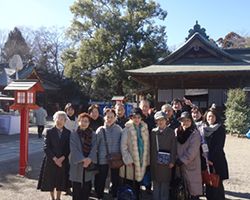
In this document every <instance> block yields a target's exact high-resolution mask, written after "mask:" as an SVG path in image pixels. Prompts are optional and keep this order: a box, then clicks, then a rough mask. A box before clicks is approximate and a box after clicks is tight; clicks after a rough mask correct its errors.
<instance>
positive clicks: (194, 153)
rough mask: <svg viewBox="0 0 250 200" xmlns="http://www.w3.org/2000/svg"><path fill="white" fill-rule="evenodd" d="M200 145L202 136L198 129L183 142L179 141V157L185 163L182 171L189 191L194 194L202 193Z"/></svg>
mask: <svg viewBox="0 0 250 200" xmlns="http://www.w3.org/2000/svg"><path fill="white" fill-rule="evenodd" d="M200 145H201V136H200V133H199V132H198V130H197V129H194V130H193V132H192V133H191V135H190V136H189V137H188V139H187V140H186V141H185V142H184V143H183V144H181V143H179V142H177V157H178V158H179V159H180V161H181V162H182V163H183V165H182V166H181V171H182V174H183V176H184V179H185V181H186V183H187V187H188V191H189V193H190V194H191V195H194V196H196V195H201V194H202V179H201V161H200Z"/></svg>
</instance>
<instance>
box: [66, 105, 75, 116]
mask: <svg viewBox="0 0 250 200" xmlns="http://www.w3.org/2000/svg"><path fill="white" fill-rule="evenodd" d="M66 114H67V115H68V116H70V117H71V116H73V115H74V114H75V110H74V109H73V108H71V107H69V108H68V109H67V110H66Z"/></svg>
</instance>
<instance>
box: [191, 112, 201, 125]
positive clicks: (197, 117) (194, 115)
mask: <svg viewBox="0 0 250 200" xmlns="http://www.w3.org/2000/svg"><path fill="white" fill-rule="evenodd" d="M201 117H202V115H201V113H200V112H199V111H198V110H195V111H193V112H192V118H193V120H194V121H195V122H196V121H198V120H199V119H200V118H201Z"/></svg>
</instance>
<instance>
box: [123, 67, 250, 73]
mask: <svg viewBox="0 0 250 200" xmlns="http://www.w3.org/2000/svg"><path fill="white" fill-rule="evenodd" d="M239 71H241V72H244V71H248V72H250V65H151V66H148V67H144V68H140V69H134V70H127V72H128V73H131V74H138V75H139V74H152V75H158V74H164V73H165V74H176V73H178V74H181V73H194V72H199V73H200V72H239Z"/></svg>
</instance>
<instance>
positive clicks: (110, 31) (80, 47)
mask: <svg viewBox="0 0 250 200" xmlns="http://www.w3.org/2000/svg"><path fill="white" fill-rule="evenodd" d="M71 11H72V13H73V14H74V20H73V23H72V25H71V28H70V31H69V35H70V36H71V38H72V39H73V41H74V43H75V44H76V45H75V46H74V47H73V48H71V49H68V50H67V51H65V54H64V56H63V59H64V63H65V74H66V75H67V76H68V77H72V78H74V80H77V81H78V82H79V83H80V85H81V86H82V87H83V90H85V92H86V93H88V94H90V96H92V97H97V96H101V97H102V99H110V97H111V96H112V95H124V93H127V92H128V91H129V89H130V88H132V86H131V82H132V81H128V75H127V74H126V72H125V70H128V69H135V68H141V67H145V66H148V65H151V64H153V63H156V62H157V61H158V59H159V58H160V57H164V56H166V55H167V53H168V49H167V45H166V38H167V37H166V31H165V27H164V26H158V25H156V24H155V21H154V20H155V19H160V20H164V19H165V17H166V15H167V12H166V11H164V10H163V9H161V7H160V5H159V4H157V3H155V2H154V1H146V0H117V1H114V0H92V1H89V0H79V1H76V2H75V3H74V5H73V6H72V7H71ZM133 88H134V87H133ZM103 90H105V92H102V91H103ZM100 92H101V93H100ZM99 93H100V94H99Z"/></svg>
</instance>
